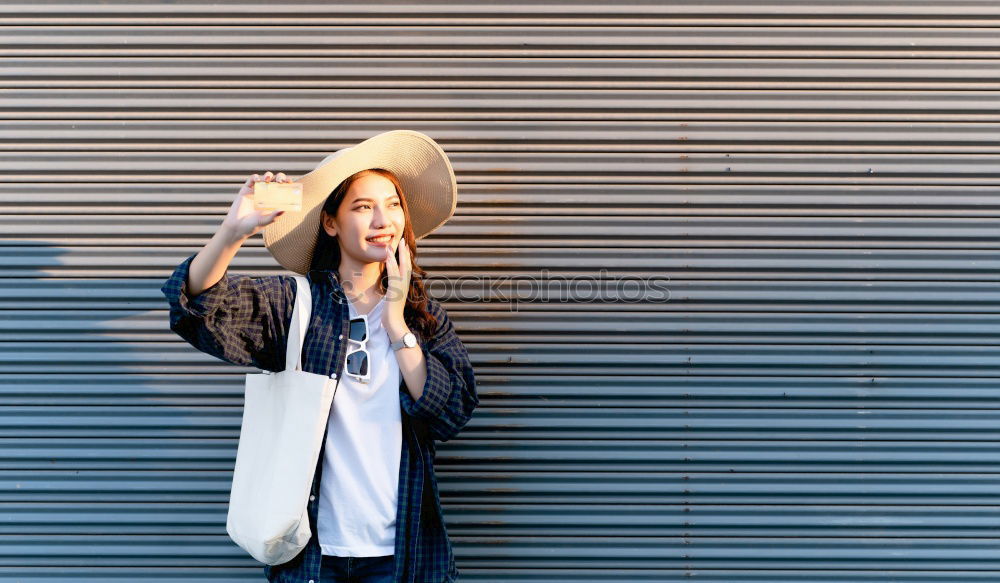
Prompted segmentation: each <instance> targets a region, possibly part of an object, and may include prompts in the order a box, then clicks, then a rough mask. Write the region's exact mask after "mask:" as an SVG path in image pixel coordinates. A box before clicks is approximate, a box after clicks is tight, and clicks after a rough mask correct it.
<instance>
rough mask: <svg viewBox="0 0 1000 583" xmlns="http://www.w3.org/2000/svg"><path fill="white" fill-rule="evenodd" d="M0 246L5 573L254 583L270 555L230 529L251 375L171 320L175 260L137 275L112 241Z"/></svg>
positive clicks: (1, 570) (0, 515)
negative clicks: (204, 577)
mask: <svg viewBox="0 0 1000 583" xmlns="http://www.w3.org/2000/svg"><path fill="white" fill-rule="evenodd" d="M3 247H4V248H5V249H6V252H3V253H0V274H2V277H0V310H2V312H0V313H2V314H3V316H2V317H0V373H2V374H3V378H4V382H3V383H0V405H2V407H3V410H4V411H5V412H6V415H4V416H3V419H4V425H3V437H4V438H6V439H3V440H2V443H3V446H2V447H3V448H4V451H3V460H4V463H3V465H2V467H0V479H2V480H3V481H4V482H5V483H6V487H5V488H3V490H4V492H5V495H6V502H7V504H5V505H4V506H3V509H2V510H0V524H2V525H3V526H2V527H0V534H17V535H19V537H18V538H19V541H20V545H24V546H23V548H19V549H16V550H15V549H11V553H16V554H17V557H18V559H17V561H16V563H17V565H18V566H16V567H12V566H0V579H3V580H11V579H12V578H18V577H21V578H26V579H27V578H31V577H33V576H38V574H39V573H40V572H42V571H44V573H45V574H46V576H49V577H58V576H59V575H61V574H65V575H66V580H78V581H79V580H83V578H84V577H86V578H87V579H88V580H91V579H92V580H94V581H98V580H104V577H111V576H113V575H112V573H121V568H122V567H136V566H143V567H144V572H146V573H149V574H156V575H166V576H177V577H179V578H184V577H195V578H196V577H197V575H195V573H198V572H200V571H202V569H203V568H204V567H209V566H210V567H212V568H213V571H214V572H216V573H218V572H219V571H220V567H221V568H222V569H221V570H223V571H225V572H224V573H220V574H219V576H216V577H215V578H213V581H223V580H231V581H248V580H255V578H256V579H259V578H260V576H261V575H260V573H261V566H260V564H259V563H257V562H256V561H254V560H253V559H252V558H250V557H249V556H247V555H246V554H245V553H244V552H243V551H242V550H241V549H240V548H239V547H237V546H236V545H235V544H233V543H232V542H231V541H230V540H229V537H228V535H227V534H226V528H225V523H226V511H227V503H228V499H229V488H230V485H231V483H232V467H233V463H234V460H235V458H236V446H237V439H238V437H239V427H240V420H241V414H242V405H243V374H244V373H246V372H252V370H253V369H245V370H244V369H241V368H240V367H234V366H232V365H229V364H225V363H222V362H220V361H217V360H215V359H213V358H212V357H210V356H208V355H206V354H202V353H200V352H198V351H197V350H194V349H193V348H191V347H190V346H189V345H188V344H186V343H185V342H184V341H183V340H181V339H180V338H178V337H177V336H176V335H175V334H174V333H173V332H172V331H171V330H170V329H169V322H168V317H167V310H166V301H165V300H164V298H163V295H162V294H161V293H160V286H161V285H162V283H163V281H164V279H166V277H167V276H168V275H169V273H170V271H171V270H172V267H171V268H168V269H166V270H164V269H162V268H159V267H158V268H156V269H154V270H146V273H145V274H143V273H141V272H140V273H135V274H132V273H129V272H128V271H127V270H126V269H125V268H122V267H121V266H120V265H118V264H116V263H115V262H114V261H113V260H112V259H111V258H110V257H104V256H106V255H110V254H111V253H112V252H114V251H115V249H113V248H108V249H94V248H90V249H87V248H82V247H77V248H64V247H58V246H51V245H46V244H41V245H40V244H39V243H38V242H37V241H10V240H7V241H4V242H3ZM121 249H122V248H121V247H119V248H118V252H119V253H120V252H121ZM166 255H167V254H166V253H164V257H163V258H164V259H167V260H166V263H167V264H169V262H170V261H173V258H172V257H171V258H167V257H166ZM170 255H171V256H173V255H177V252H176V249H173V250H170ZM185 256H186V255H185ZM185 256H177V257H176V263H180V262H181V261H182V260H183V259H184V257H185ZM154 262H155V263H161V261H158V260H155V261H151V263H154ZM104 273H106V274H107V276H101V275H102V274H104ZM154 273H155V275H153V274H154ZM95 274H97V275H98V277H94V275H95ZM95 536H96V537H99V540H100V546H99V548H98V547H93V548H92V543H93V542H94V541H95V540H97V539H95ZM81 549H82V552H81ZM164 565H184V566H183V567H171V566H164ZM64 569H65V570H64ZM230 569H231V570H230Z"/></svg>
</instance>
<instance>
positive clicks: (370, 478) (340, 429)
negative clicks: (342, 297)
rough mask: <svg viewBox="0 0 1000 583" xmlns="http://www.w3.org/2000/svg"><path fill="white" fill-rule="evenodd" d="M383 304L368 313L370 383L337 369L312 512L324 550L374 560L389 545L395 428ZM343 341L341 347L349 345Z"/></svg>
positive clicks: (393, 370) (393, 377) (392, 359)
mask: <svg viewBox="0 0 1000 583" xmlns="http://www.w3.org/2000/svg"><path fill="white" fill-rule="evenodd" d="M348 304H349V306H350V315H351V317H352V318H354V317H356V316H357V315H358V311H357V309H355V307H354V305H353V304H351V303H350V302H348ZM384 309H385V298H384V297H383V298H382V299H381V300H379V302H378V304H376V305H375V307H374V308H372V310H371V312H370V313H369V314H368V336H369V339H368V345H367V348H368V352H369V354H370V357H371V362H370V363H369V365H370V367H371V375H372V377H371V380H370V381H369V383H368V384H367V385H366V384H362V383H360V382H358V381H357V380H355V379H354V378H353V377H352V376H351V375H349V374H347V371H346V367H345V370H343V371H341V374H340V384H339V386H338V387H337V393H336V395H335V396H334V399H333V407H332V408H331V410H330V417H329V421H328V423H327V434H326V445H325V450H324V455H323V476H322V478H321V480H320V498H319V508H318V516H317V523H318V531H319V545H320V548H321V549H322V552H323V554H324V555H332V556H337V557H381V556H385V555H392V554H394V553H395V550H396V544H395V540H396V504H397V496H398V488H399V458H400V450H401V448H402V443H403V426H402V419H401V412H400V403H399V383H400V372H399V363H398V362H397V361H396V355H395V353H394V352H393V351H392V349H391V348H389V334H388V333H387V332H386V331H385V329H384V328H383V327H382V312H383V310H384ZM347 344H348V346H347V350H348V351H350V350H352V349H353V348H356V347H357V343H355V342H348V343H347Z"/></svg>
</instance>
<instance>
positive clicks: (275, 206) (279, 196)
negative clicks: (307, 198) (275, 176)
mask: <svg viewBox="0 0 1000 583" xmlns="http://www.w3.org/2000/svg"><path fill="white" fill-rule="evenodd" d="M253 206H254V208H255V209H257V210H283V211H301V210H302V183H301V182H254V183H253Z"/></svg>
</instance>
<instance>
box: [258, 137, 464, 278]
mask: <svg viewBox="0 0 1000 583" xmlns="http://www.w3.org/2000/svg"><path fill="white" fill-rule="evenodd" d="M369 168H385V169H386V170H389V171H391V172H392V173H393V174H395V175H396V177H397V178H399V183H400V185H401V186H402V187H403V196H405V197H406V204H407V208H408V210H409V213H410V224H411V225H412V226H413V236H414V238H416V239H420V238H422V237H424V236H426V235H428V234H430V233H431V232H433V231H434V230H436V229H437V228H438V227H440V226H441V225H443V224H444V223H445V222H446V221H447V220H448V219H449V218H451V216H452V215H453V214H454V212H455V204H456V202H457V200H458V194H457V193H458V188H457V185H456V182H455V171H454V170H452V167H451V161H449V160H448V156H447V155H446V154H445V153H444V150H442V149H441V146H439V145H438V144H437V142H435V141H434V140H432V139H431V138H430V137H429V136H427V135H425V134H422V133H420V132H416V131H412V130H392V131H388V132H384V133H381V134H378V135H376V136H373V137H371V138H368V139H367V140H365V141H363V142H361V143H360V144H356V145H354V146H350V147H347V148H342V149H340V150H337V151H336V152H334V153H332V154H330V155H329V156H327V157H326V158H324V159H323V161H322V162H320V163H319V165H317V166H316V168H314V169H313V170H310V171H309V172H308V173H307V174H305V175H303V176H302V177H301V178H299V179H298V180H296V181H295V182H301V183H302V210H301V211H299V212H294V211H286V212H285V214H284V215H282V217H281V219H280V220H277V221H275V222H273V223H271V224H270V225H268V226H267V227H265V228H264V245H266V246H267V250H268V251H270V252H271V255H273V256H274V258H275V259H276V260H277V261H278V263H280V264H281V265H282V266H283V267H285V268H286V269H288V270H290V271H294V272H296V273H300V274H305V273H306V272H307V271H309V266H310V264H311V263H312V255H313V249H314V248H315V247H316V239H317V234H318V232H319V219H320V211H321V210H322V209H323V203H324V202H326V198H327V196H329V195H330V192H332V191H333V189H334V188H336V187H337V185H338V184H340V183H341V182H342V181H343V180H344V179H345V178H347V177H348V176H350V175H352V174H354V173H355V172H360V171H361V170H367V169H369Z"/></svg>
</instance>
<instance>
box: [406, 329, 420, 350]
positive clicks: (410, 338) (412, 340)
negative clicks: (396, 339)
mask: <svg viewBox="0 0 1000 583" xmlns="http://www.w3.org/2000/svg"><path fill="white" fill-rule="evenodd" d="M403 345H404V346H406V347H407V348H413V347H414V346H416V345H417V337H416V336H414V335H413V333H412V332H408V333H406V334H405V335H404V336H403Z"/></svg>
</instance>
